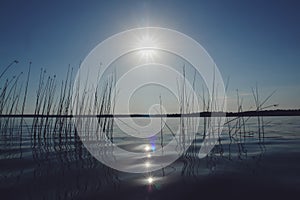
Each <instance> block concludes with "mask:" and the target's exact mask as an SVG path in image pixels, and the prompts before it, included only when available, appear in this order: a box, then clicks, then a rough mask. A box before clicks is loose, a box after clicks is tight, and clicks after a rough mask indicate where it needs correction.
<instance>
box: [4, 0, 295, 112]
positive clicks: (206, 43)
mask: <svg viewBox="0 0 300 200" xmlns="http://www.w3.org/2000/svg"><path fill="white" fill-rule="evenodd" d="M299 10H300V3H299V2H298V1H155V0H138V1H58V0H57V1H1V3H0V29H1V34H0V70H1V71H2V70H3V69H4V67H5V66H6V65H7V64H8V63H10V62H11V61H12V60H14V59H17V60H19V61H20V63H19V64H18V65H16V66H15V67H14V68H12V69H10V72H9V73H11V74H13V73H18V72H20V71H26V69H27V66H28V62H29V61H32V62H33V65H32V70H33V72H32V77H33V78H32V80H31V83H30V84H31V86H32V89H33V90H34V87H33V86H34V82H36V79H37V78H36V77H38V73H39V69H40V68H41V67H44V68H46V69H47V72H48V73H50V74H57V76H58V78H63V75H64V74H65V73H66V71H67V67H68V65H69V64H70V65H71V66H73V67H77V66H78V65H79V63H80V61H81V60H83V59H84V58H85V56H86V55H87V54H88V53H89V52H90V51H91V50H92V49H93V48H94V47H95V46H96V45H97V44H98V43H100V42H101V41H103V40H105V39H106V38H107V37H109V36H111V35H113V34H116V33H118V32H121V31H124V30H128V29H131V28H136V27H144V26H159V27H166V28H170V29H174V30H177V31H180V32H183V33H185V34H187V35H189V36H190V37H192V38H194V39H195V40H196V41H198V42H199V43H200V44H201V45H202V46H203V47H204V48H205V49H206V50H207V51H208V53H209V54H210V55H211V57H212V58H213V59H214V61H215V62H216V64H217V66H218V67H219V70H220V71H221V73H222V75H223V78H224V80H226V79H227V77H230V83H229V86H230V91H229V93H228V94H229V96H230V97H231V96H233V95H234V92H235V89H237V88H238V89H239V91H240V92H241V95H242V96H244V98H245V102H250V100H252V99H251V98H252V97H251V87H254V86H255V84H256V83H258V85H259V88H260V89H261V91H262V96H267V95H268V93H271V92H272V91H273V90H275V89H277V92H276V94H275V96H274V97H273V98H272V101H271V102H270V103H279V106H280V107H281V108H300V101H299V99H300V80H299V75H300V37H299V35H300V26H299V24H300V12H299ZM230 102H231V101H229V104H230ZM232 102H233V100H232ZM232 102H231V103H232ZM232 104H233V103H232ZM246 104H249V105H250V104H251V103H246ZM229 107H233V105H229ZM246 108H247V105H246Z"/></svg>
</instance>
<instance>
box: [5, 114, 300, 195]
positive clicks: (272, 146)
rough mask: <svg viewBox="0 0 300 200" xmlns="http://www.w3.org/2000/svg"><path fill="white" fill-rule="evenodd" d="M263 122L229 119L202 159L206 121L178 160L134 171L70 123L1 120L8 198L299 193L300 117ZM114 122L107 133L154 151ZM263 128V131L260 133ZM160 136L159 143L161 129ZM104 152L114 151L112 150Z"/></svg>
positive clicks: (121, 144) (166, 133) (124, 143)
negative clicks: (115, 163)
mask: <svg viewBox="0 0 300 200" xmlns="http://www.w3.org/2000/svg"><path fill="white" fill-rule="evenodd" d="M115 120H117V119H115ZM172 120H173V121H172ZM178 120H179V119H169V120H168V124H169V127H166V126H165V127H164V129H163V132H164V137H163V139H164V142H165V143H167V142H168V141H169V140H170V139H171V138H172V137H173V136H172V134H171V131H172V129H173V128H175V125H176V124H178ZM238 120H240V119H238ZM241 120H242V119H241ZM256 120H257V119H254V118H253V119H252V118H251V119H248V120H245V122H239V121H237V120H234V121H232V122H229V123H227V124H226V127H225V128H224V129H223V132H222V133H220V138H219V139H218V143H217V145H216V146H215V147H214V149H213V150H212V151H211V152H210V153H209V155H207V156H206V157H205V158H203V159H199V158H198V156H197V155H198V152H199V149H200V147H201V143H202V141H203V135H204V134H205V127H204V126H203V125H201V126H200V127H199V132H197V134H195V138H194V140H193V142H192V145H191V146H190V147H189V148H188V149H187V151H186V152H185V153H184V155H182V156H181V157H180V158H179V159H178V160H176V161H175V162H174V163H173V164H171V165H169V166H168V167H165V168H163V169H161V170H157V171H154V172H151V173H150V172H149V173H144V174H130V173H124V172H119V171H116V170H114V169H111V168H109V167H107V166H105V165H103V164H102V163H100V162H99V161H98V160H96V159H95V158H93V157H92V156H91V155H90V153H89V152H88V151H87V150H86V148H85V147H84V146H83V144H82V142H81V140H80V138H79V137H78V133H77V132H76V129H75V128H74V124H73V123H72V121H71V120H70V121H69V122H68V123H65V122H64V127H63V128H57V127H55V121H56V120H53V121H52V123H50V122H48V126H44V125H43V126H38V125H37V123H35V122H34V120H29V119H26V120H24V122H23V124H22V126H20V121H19V120H18V119H5V120H3V119H1V130H2V131H1V136H0V137H1V143H0V144H1V145H0V146H1V153H0V168H1V173H0V174H1V176H0V188H1V195H2V196H5V197H9V198H17V199H19V198H22V199H32V198H33V199H42V198H43V199H74V198H75V199H82V198H96V197H102V198H104V199H109V198H117V197H119V198H121V197H122V198H123V199H124V198H125V199H141V198H146V197H147V198H154V199H160V198H161V199H162V198H166V197H172V198H174V199H179V198H181V197H185V196H190V197H192V196H194V195H198V196H212V197H213V196H216V197H218V196H222V195H229V196H230V195H231V196H232V195H233V194H235V195H237V194H244V193H245V192H251V191H252V193H251V194H250V195H249V196H246V197H244V198H250V197H253V196H256V195H261V196H263V197H264V196H269V197H271V196H277V197H282V196H291V195H294V194H295V193H296V194H299V192H298V186H299V180H300V179H299V178H300V176H299V174H300V173H299V172H298V166H299V158H300V150H299V144H300V136H299V134H298V133H299V131H300V126H299V123H298V120H299V119H297V117H296V118H295V117H294V118H289V117H284V118H266V119H265V120H264V124H263V128H262V127H258V126H257V123H256ZM228 121H230V119H228ZM111 123H112V124H113V122H111ZM202 124H203V123H202ZM261 125H262V124H261ZM33 126H34V127H33ZM108 127H109V128H106V129H105V131H103V129H102V131H101V132H102V133H103V134H107V135H108V136H113V140H114V143H115V144H117V145H118V146H119V147H122V148H124V149H128V150H135V151H149V155H151V151H152V149H151V144H149V140H147V139H139V140H136V139H134V138H133V137H130V136H126V135H124V134H122V133H121V131H120V130H118V129H117V127H115V126H108ZM258 129H260V130H261V131H262V130H263V131H264V133H263V134H262V133H261V134H258ZM34 131H35V133H34ZM34 135H36V137H34ZM39 135H41V136H40V137H39ZM156 139H157V143H156V144H155V145H156V146H157V147H159V146H160V145H161V141H160V139H161V138H160V134H158V135H157V138H156ZM178 146H180V144H178ZM147 147H148V148H147ZM103 154H105V155H106V156H112V155H113V152H108V151H105V152H103ZM151 159H154V158H153V157H151V156H150V157H148V155H147V156H146V157H145V162H146V161H147V160H148V164H149V165H151ZM145 167H147V166H145ZM216 190H217V191H221V192H220V193H216V192H215V191H216ZM233 196H234V195H233ZM196 197H197V196H196Z"/></svg>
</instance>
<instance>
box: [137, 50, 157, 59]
mask: <svg viewBox="0 0 300 200" xmlns="http://www.w3.org/2000/svg"><path fill="white" fill-rule="evenodd" d="M138 54H139V56H140V58H141V59H142V60H146V61H153V59H154V57H155V50H152V49H141V50H139V51H138Z"/></svg>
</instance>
